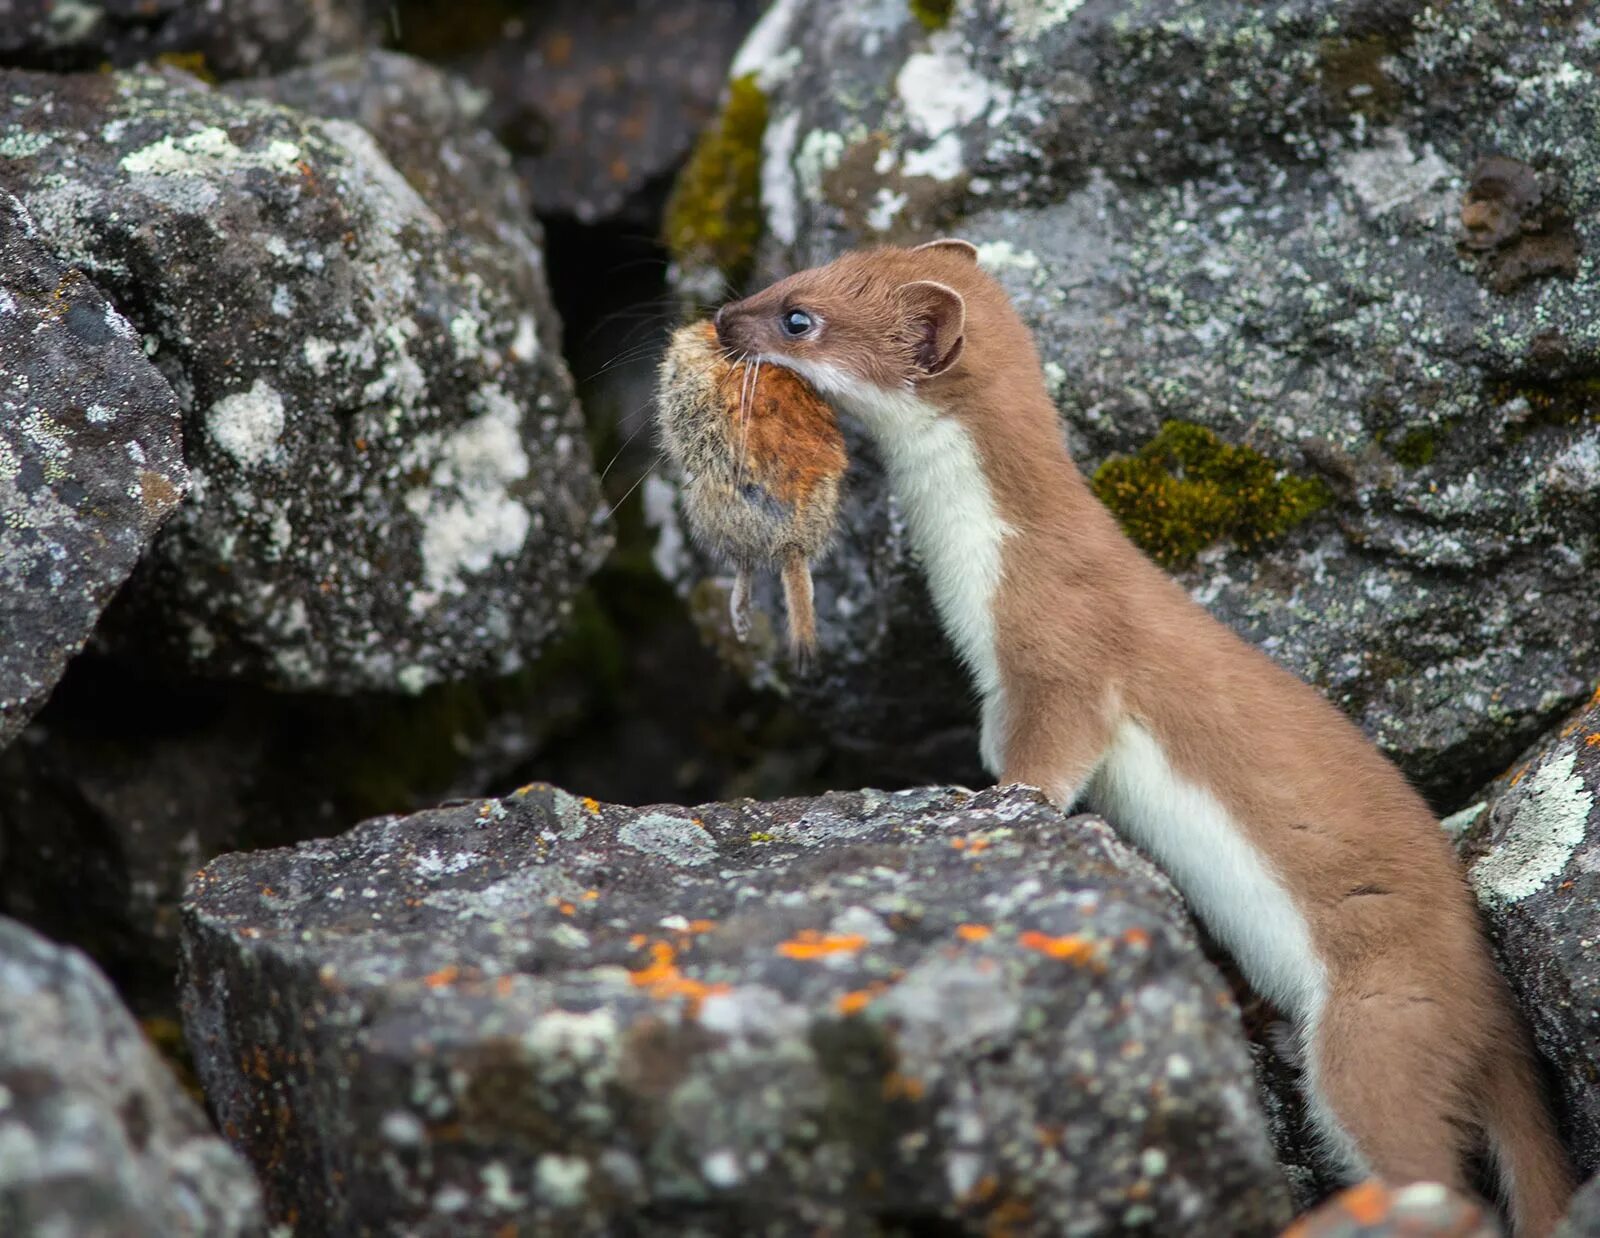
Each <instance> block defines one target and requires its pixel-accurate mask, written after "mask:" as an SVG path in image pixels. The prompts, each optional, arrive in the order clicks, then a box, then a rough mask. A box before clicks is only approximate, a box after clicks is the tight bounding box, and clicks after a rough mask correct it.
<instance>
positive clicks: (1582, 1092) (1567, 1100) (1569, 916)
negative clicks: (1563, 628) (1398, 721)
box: [1447, 692, 1600, 1174]
mask: <svg viewBox="0 0 1600 1238" xmlns="http://www.w3.org/2000/svg"><path fill="white" fill-rule="evenodd" d="M1447 824H1448V825H1450V826H1451V827H1453V828H1455V829H1457V830H1459V831H1461V833H1462V842H1461V848H1462V851H1463V854H1464V856H1465V857H1466V858H1467V859H1468V860H1469V861H1470V867H1469V868H1468V870H1467V876H1468V879H1469V880H1470V881H1471V883H1472V887H1473V889H1474V890H1475V891H1476V892H1477V895H1478V904H1479V906H1480V907H1481V908H1482V910H1483V915H1484V919H1485V921H1486V922H1487V924H1488V927H1489V933H1490V936H1491V937H1492V938H1493V940H1494V944H1495V949H1496V950H1497V951H1498V953H1499V955H1500V961H1501V966H1502V970H1503V971H1504V972H1505V973H1506V975H1507V976H1508V977H1509V978H1510V980H1511V984H1512V987H1513V988H1514V989H1515V991H1516V994H1517V997H1518V999H1519V1001H1520V1002H1521V1005H1522V1009H1523V1011H1524V1012H1525V1013H1526V1015H1527V1017H1528V1020H1529V1022H1530V1023H1531V1024H1532V1025H1533V1033H1534V1038H1535V1039H1536V1040H1537V1041H1538V1045H1539V1049H1540V1051H1541V1052H1542V1053H1543V1054H1544V1056H1545V1058H1546V1060H1548V1061H1549V1063H1550V1064H1551V1066H1553V1067H1554V1071H1553V1072H1552V1073H1553V1076H1554V1079H1555V1082H1556V1090H1557V1092H1558V1094H1559V1097H1560V1100H1561V1102H1562V1104H1561V1108H1562V1118H1563V1127H1564V1134H1565V1135H1566V1142H1567V1146H1568V1147H1569V1148H1571V1149H1572V1150H1573V1153H1574V1155H1575V1157H1576V1159H1577V1162H1578V1166H1579V1168H1580V1169H1581V1170H1582V1171H1583V1172H1584V1173H1585V1174H1593V1173H1595V1172H1596V1171H1600V692H1597V693H1596V694H1595V696H1594V698H1593V699H1592V700H1591V701H1590V702H1589V704H1588V706H1586V707H1585V708H1584V709H1582V710H1580V711H1579V712H1578V713H1576V714H1575V715H1573V716H1572V717H1571V718H1569V719H1568V720H1567V722H1566V723H1565V724H1563V725H1562V726H1560V727H1558V728H1557V729H1556V730H1555V731H1554V732H1552V733H1551V735H1550V736H1549V737H1547V738H1546V739H1545V740H1544V741H1543V742H1541V743H1540V744H1538V745H1536V746H1535V747H1534V748H1533V749H1532V750H1531V751H1530V752H1528V753H1526V754H1525V755H1524V757H1523V759H1522V760H1520V761H1518V762H1517V763H1516V765H1515V766H1514V767H1513V769H1512V770H1511V771H1509V772H1508V773H1507V774H1506V775H1505V776H1504V777H1502V778H1500V779H1499V780H1497V781H1496V782H1495V783H1494V784H1493V785H1492V786H1490V788H1489V789H1488V791H1487V792H1486V794H1485V796H1484V799H1483V801H1482V802H1480V803H1478V804H1475V805H1473V806H1471V807H1470V808H1467V809H1465V810H1463V811H1462V812H1461V813H1459V814H1457V815H1456V816H1454V817H1452V818H1450V819H1449V821H1448V822H1447Z"/></svg>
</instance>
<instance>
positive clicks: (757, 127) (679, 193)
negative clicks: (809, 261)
mask: <svg viewBox="0 0 1600 1238" xmlns="http://www.w3.org/2000/svg"><path fill="white" fill-rule="evenodd" d="M766 131H767V96H766V95H765V94H764V93H762V90H761V87H760V86H758V85H757V84H756V78H755V74H753V73H751V74H747V75H746V76H744V77H740V78H735V79H734V80H733V82H731V83H730V84H729V86H728V101H727V103H725V104H724V105H723V108H722V114H721V115H720V116H719V117H718V118H717V121H716V123H715V124H714V125H713V126H712V127H711V128H710V129H708V130H707V131H706V132H705V133H703V134H701V135H700V140H699V141H698V142H697V143H695V148H694V151H693V152H692V153H691V154H690V156H689V161H688V163H686V164H685V165H684V168H683V171H682V172H681V173H679V175H678V183H677V184H676V185H674V186H673V189H672V197H671V199H670V200H669V201H668V202H667V210H666V217H665V221H664V223H663V231H664V234H665V240H666V243H667V248H668V249H669V250H670V251H671V252H672V256H673V257H674V258H676V259H677V260H678V261H679V262H681V263H684V264H686V265H693V266H707V265H708V266H714V267H716V268H717V269H718V270H719V271H721V272H722V273H723V274H724V275H725V276H727V277H728V279H730V280H731V281H733V282H734V283H735V284H737V283H739V282H741V281H742V280H743V279H744V277H745V276H747V275H748V274H749V273H750V264H751V261H752V260H753V259H754V257H755V248H756V242H757V241H758V240H759V239H760V238H761V139H762V136H763V135H764V134H765V133H766Z"/></svg>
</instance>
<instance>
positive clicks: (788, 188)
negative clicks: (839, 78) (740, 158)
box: [761, 112, 800, 245]
mask: <svg viewBox="0 0 1600 1238" xmlns="http://www.w3.org/2000/svg"><path fill="white" fill-rule="evenodd" d="M799 132H800V113H799V112H790V113H788V114H787V115H784V116H780V117H779V118H778V119H777V120H775V121H773V122H772V123H770V124H769V125H767V128H766V132H765V133H763V134H762V135H761V205H762V207H763V209H764V210H765V212H766V216H767V230H768V231H769V232H771V233H772V235H773V236H775V237H776V238H777V239H778V240H779V241H781V242H782V243H783V244H785V245H792V244H794V240H795V237H796V235H797V234H798V229H799V210H800V204H799V202H798V201H797V200H796V198H795V192H796V184H795V168H794V147H795V139H796V137H797V136H798V135H799Z"/></svg>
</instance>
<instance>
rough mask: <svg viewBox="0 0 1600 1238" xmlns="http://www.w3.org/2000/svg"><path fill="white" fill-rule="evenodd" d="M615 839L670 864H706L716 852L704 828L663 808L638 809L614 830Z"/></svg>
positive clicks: (714, 845)
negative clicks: (630, 817)
mask: <svg viewBox="0 0 1600 1238" xmlns="http://www.w3.org/2000/svg"><path fill="white" fill-rule="evenodd" d="M617 841H618V842H620V843H621V844H622V845H623V846H625V847H632V848H633V849H634V850H635V851H643V852H645V853H646V854H648V855H659V856H660V857H661V858H662V859H664V860H670V861H671V862H672V863H674V864H688V865H696V864H707V863H710V861H711V860H713V859H715V858H716V854H717V848H716V844H715V843H713V842H712V841H711V836H710V835H709V834H707V833H706V832H705V830H703V829H702V828H701V827H700V826H698V825H696V824H695V823H694V822H693V821H691V820H690V819H689V818H687V817H675V816H673V815H672V814H670V813H665V812H646V813H640V814H639V816H637V817H635V818H634V819H633V820H632V821H630V822H628V824H626V825H624V826H623V827H622V828H621V829H620V830H618V831H617Z"/></svg>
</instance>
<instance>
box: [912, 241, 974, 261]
mask: <svg viewBox="0 0 1600 1238" xmlns="http://www.w3.org/2000/svg"><path fill="white" fill-rule="evenodd" d="M928 249H937V250H940V251H942V252H944V253H947V254H958V255H960V256H961V257H963V258H965V259H967V260H968V261H969V262H972V263H976V262H977V261H978V247H977V246H976V245H974V244H973V243H972V242H971V241H958V240H956V238H955V237H953V236H952V237H944V238H943V239H941V240H937V241H929V242H927V243H926V244H925V245H918V246H916V247H915V248H914V249H913V250H912V251H911V252H912V253H916V254H920V253H922V252H923V251H924V250H928Z"/></svg>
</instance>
